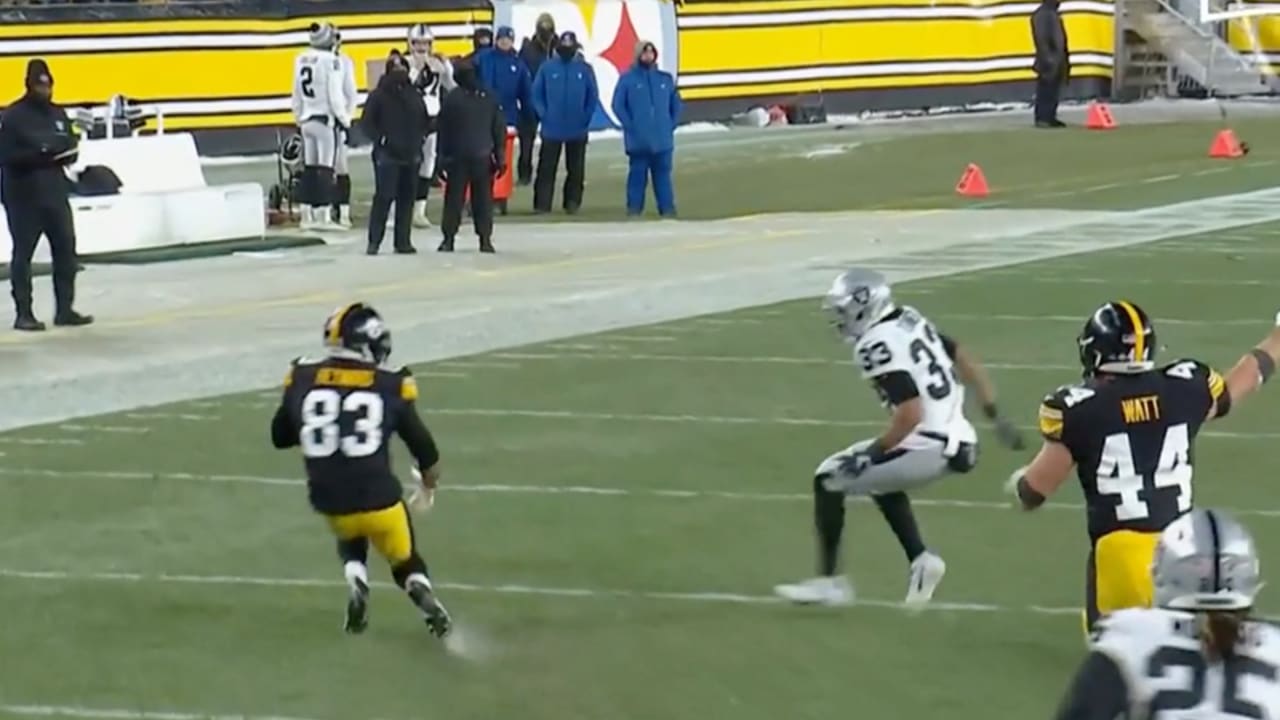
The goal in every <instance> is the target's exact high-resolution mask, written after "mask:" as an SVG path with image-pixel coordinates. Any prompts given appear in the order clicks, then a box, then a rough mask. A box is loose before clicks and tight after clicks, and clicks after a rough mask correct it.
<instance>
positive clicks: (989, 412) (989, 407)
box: [982, 402, 1000, 420]
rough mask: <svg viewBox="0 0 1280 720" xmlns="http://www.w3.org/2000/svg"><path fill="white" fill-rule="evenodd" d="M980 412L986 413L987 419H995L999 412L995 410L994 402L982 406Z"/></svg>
mask: <svg viewBox="0 0 1280 720" xmlns="http://www.w3.org/2000/svg"><path fill="white" fill-rule="evenodd" d="M982 414H983V415H986V416H987V419H988V420H995V419H996V416H997V415H999V414H1000V413H999V412H998V411H997V410H996V404H995V403H993V402H992V403H987V404H986V405H983V406H982Z"/></svg>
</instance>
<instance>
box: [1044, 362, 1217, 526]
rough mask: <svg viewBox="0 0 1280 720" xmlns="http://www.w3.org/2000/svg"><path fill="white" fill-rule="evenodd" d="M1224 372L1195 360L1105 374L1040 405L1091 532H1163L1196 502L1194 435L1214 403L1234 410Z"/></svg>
mask: <svg viewBox="0 0 1280 720" xmlns="http://www.w3.org/2000/svg"><path fill="white" fill-rule="evenodd" d="M1230 399H1231V396H1230V395H1229V394H1227V392H1226V384H1225V383H1224V381H1223V379H1222V376H1221V375H1220V374H1218V372H1217V371H1215V370H1214V369H1213V368H1211V367H1209V366H1208V365H1205V364H1204V363H1201V362H1199V361H1196V360H1179V361H1177V362H1174V363H1171V364H1169V365H1166V366H1165V367H1162V368H1158V369H1153V370H1149V371H1147V372H1141V373H1134V374H1100V375H1098V376H1095V377H1093V378H1090V379H1088V380H1086V381H1085V382H1083V383H1080V384H1077V385H1068V386H1065V387H1061V388H1059V389H1058V390H1056V391H1054V392H1053V393H1051V394H1049V395H1048V396H1047V397H1045V399H1044V402H1043V403H1042V404H1041V405H1040V420H1039V424H1040V433H1041V435H1043V436H1044V437H1045V439H1046V440H1049V441H1051V442H1059V443H1062V444H1063V445H1065V446H1066V448H1067V449H1068V450H1069V451H1070V452H1071V457H1072V459H1074V461H1075V463H1076V469H1077V473H1078V475H1079V478H1080V485H1081V487H1082V489H1083V490H1084V496H1085V505H1086V512H1087V513H1088V524H1089V535H1090V537H1091V538H1093V539H1095V540H1096V539H1097V538H1099V537H1101V536H1103V535H1106V534H1107V533H1110V532H1114V531H1116V530H1136V531H1142V532H1159V531H1160V530H1162V529H1164V527H1165V526H1166V525H1168V524H1169V523H1170V522H1172V521H1173V520H1174V519H1175V518H1177V517H1178V516H1179V515H1181V514H1182V513H1184V512H1186V511H1187V510H1189V509H1190V508H1191V503H1192V489H1191V476H1192V465H1193V456H1194V453H1193V452H1192V443H1193V441H1194V440H1195V437H1196V435H1197V434H1198V433H1199V432H1200V426H1201V425H1203V424H1204V422H1205V421H1206V420H1207V419H1208V417H1209V413H1210V412H1211V411H1212V412H1213V414H1214V416H1215V417H1221V416H1223V415H1225V414H1227V412H1228V411H1229V410H1230V407H1231V403H1230Z"/></svg>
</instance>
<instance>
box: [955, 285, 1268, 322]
mask: <svg viewBox="0 0 1280 720" xmlns="http://www.w3.org/2000/svg"><path fill="white" fill-rule="evenodd" d="M1073 281H1074V282H1082V281H1081V280H1080V279H1079V278H1074V279H1073ZM1036 282H1044V280H1037V281H1036ZM1098 282H1100V283H1115V282H1117V281H1115V280H1106V279H1098ZM932 317H935V318H937V319H938V320H981V321H983V322H989V321H991V320H997V321H1007V322H1069V323H1076V324H1079V323H1080V322H1081V320H1082V318H1081V317H1080V316H1079V315H1007V314H992V315H985V314H983V315H975V314H968V313H956V314H948V315H934V316H932ZM1268 322H1269V320H1268V319H1267V318H1261V319H1259V318H1256V317H1250V318H1230V319H1222V320H1191V319H1185V318H1171V317H1163V316H1161V317H1157V318H1156V324H1164V325H1205V326H1221V325H1256V326H1258V327H1260V328H1262V327H1267V325H1268Z"/></svg>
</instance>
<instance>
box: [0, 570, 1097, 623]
mask: <svg viewBox="0 0 1280 720" xmlns="http://www.w3.org/2000/svg"><path fill="white" fill-rule="evenodd" d="M0 578H5V579H11V580H29V581H36V582H102V583H130V584H170V585H198V586H210V585H214V586H217V585H228V586H241V587H267V588H273V587H302V588H316V587H328V588H345V587H346V583H345V582H343V581H342V580H319V579H314V578H273V577H251V576H240V575H184V574H155V575H147V574H142V573H125V572H113V573H94V572H88V573H78V572H66V571H62V570H22V569H9V568H0ZM371 584H372V585H373V586H374V587H378V588H385V589H391V588H394V587H395V586H394V585H392V584H390V583H383V582H374V583H371ZM434 585H435V586H436V587H438V588H440V589H442V590H449V591H453V592H464V593H465V592H475V593H485V594H497V595H541V596H546V597H561V598H583V599H637V600H665V601H673V602H681V601H682V602H704V603H706V602H709V603H727V604H738V605H776V604H780V603H782V602H783V601H782V600H779V599H778V598H776V597H774V596H773V595H763V594H748V593H733V592H717V591H707V592H664V591H649V590H612V589H603V588H566V587H542V586H532V585H519V584H508V585H476V584H472V583H457V582H442V581H437V582H435V583H434ZM857 605H861V606H864V607H877V608H894V609H904V608H905V607H906V606H905V605H904V604H903V603H901V602H898V601H894V600H877V599H863V598H859V599H858V601H857ZM927 609H928V610H932V611H951V612H1008V611H1019V612H1027V613H1035V614H1040V615H1079V614H1080V611H1081V610H1080V608H1078V607H1054V606H1044V605H1021V606H1012V605H998V604H993V603H980V602H941V601H940V602H934V603H931V604H930V605H929V606H928V608H927Z"/></svg>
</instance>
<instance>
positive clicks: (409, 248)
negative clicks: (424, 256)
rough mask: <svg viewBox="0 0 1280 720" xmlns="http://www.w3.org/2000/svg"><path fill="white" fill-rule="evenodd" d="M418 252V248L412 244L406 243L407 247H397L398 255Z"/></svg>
mask: <svg viewBox="0 0 1280 720" xmlns="http://www.w3.org/2000/svg"><path fill="white" fill-rule="evenodd" d="M416 252H418V248H416V247H414V246H412V245H406V246H405V247H398V248H396V254H397V255H413V254H414V253H416Z"/></svg>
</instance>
